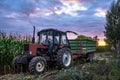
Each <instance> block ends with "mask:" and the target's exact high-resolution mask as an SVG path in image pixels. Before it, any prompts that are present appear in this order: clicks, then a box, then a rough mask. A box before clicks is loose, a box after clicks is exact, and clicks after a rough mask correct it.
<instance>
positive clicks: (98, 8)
mask: <svg viewBox="0 0 120 80" xmlns="http://www.w3.org/2000/svg"><path fill="white" fill-rule="evenodd" d="M111 2H112V0H0V13H1V14H0V30H5V31H6V32H29V31H30V32H31V31H32V26H33V25H35V26H37V29H38V30H41V29H44V28H57V29H59V30H63V31H65V30H73V31H76V32H78V33H79V34H85V35H91V36H93V35H100V36H101V35H102V36H103V33H102V32H103V31H104V24H105V14H106V13H105V12H106V10H107V9H108V8H109V6H110V4H111Z"/></svg>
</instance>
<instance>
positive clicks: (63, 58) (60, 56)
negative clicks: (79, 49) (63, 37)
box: [57, 48, 73, 69]
mask: <svg viewBox="0 0 120 80" xmlns="http://www.w3.org/2000/svg"><path fill="white" fill-rule="evenodd" d="M72 63H73V55H72V52H71V50H70V49H69V48H62V49H60V50H59V51H58V52H57V67H58V69H61V68H69V67H71V66H72Z"/></svg>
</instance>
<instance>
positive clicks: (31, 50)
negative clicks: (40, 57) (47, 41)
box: [24, 43, 48, 56]
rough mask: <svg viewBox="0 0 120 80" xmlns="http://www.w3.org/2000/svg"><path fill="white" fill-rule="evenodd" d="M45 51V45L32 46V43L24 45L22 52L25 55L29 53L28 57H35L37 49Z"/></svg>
mask: <svg viewBox="0 0 120 80" xmlns="http://www.w3.org/2000/svg"><path fill="white" fill-rule="evenodd" d="M38 48H39V49H46V48H48V47H47V45H40V44H33V43H29V44H25V45H24V52H25V53H26V52H27V53H28V52H29V53H30V55H32V56H36V53H37V49H38Z"/></svg>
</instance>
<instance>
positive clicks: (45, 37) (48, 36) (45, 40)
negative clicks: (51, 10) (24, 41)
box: [39, 32, 53, 45]
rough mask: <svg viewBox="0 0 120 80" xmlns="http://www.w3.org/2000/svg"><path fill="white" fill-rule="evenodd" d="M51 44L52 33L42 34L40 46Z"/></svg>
mask: <svg viewBox="0 0 120 80" xmlns="http://www.w3.org/2000/svg"><path fill="white" fill-rule="evenodd" d="M49 43H53V36H52V32H42V33H41V34H40V38H39V44H44V45H48V44H49Z"/></svg>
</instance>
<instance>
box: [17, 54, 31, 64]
mask: <svg viewBox="0 0 120 80" xmlns="http://www.w3.org/2000/svg"><path fill="white" fill-rule="evenodd" d="M29 61H30V55H21V56H19V57H17V58H16V63H17V64H28V63H29Z"/></svg>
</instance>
